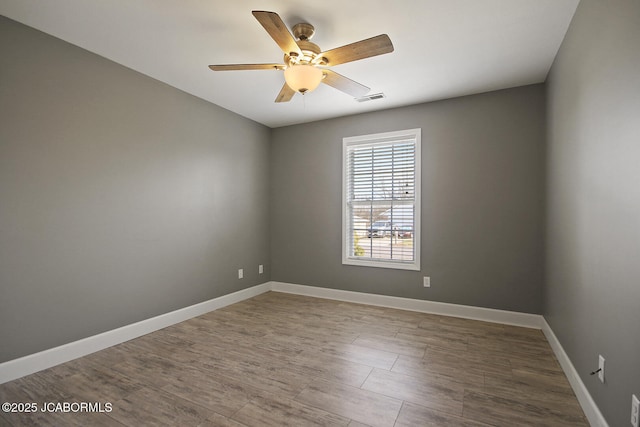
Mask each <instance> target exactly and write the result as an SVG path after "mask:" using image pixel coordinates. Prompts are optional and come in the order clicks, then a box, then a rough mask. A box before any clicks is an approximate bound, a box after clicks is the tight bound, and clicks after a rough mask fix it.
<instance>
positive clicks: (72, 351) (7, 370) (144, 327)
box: [0, 283, 271, 384]
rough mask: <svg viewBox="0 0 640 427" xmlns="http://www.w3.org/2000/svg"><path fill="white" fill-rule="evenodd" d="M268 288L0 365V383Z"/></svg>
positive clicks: (260, 287) (235, 294)
mask: <svg viewBox="0 0 640 427" xmlns="http://www.w3.org/2000/svg"><path fill="white" fill-rule="evenodd" d="M270 289H271V286H270V284H269V283H263V284H261V285H256V286H253V287H251V288H247V289H243V290H240V291H237V292H233V293H231V294H228V295H223V296H221V297H218V298H214V299H210V300H208V301H204V302H201V303H198V304H194V305H191V306H189V307H185V308H181V309H179V310H175V311H172V312H169V313H165V314H161V315H159V316H156V317H152V318H150V319H146V320H142V321H140V322H136V323H132V324H131V325H126V326H123V327H121V328H117V329H113V330H111V331H107V332H103V333H101V334H98V335H93V336H91V337H87V338H84V339H81V340H78V341H74V342H70V343H68V344H64V345H61V346H59V347H54V348H51V349H48V350H44V351H41V352H38V353H34V354H30V355H28V356H24V357H20V358H18V359H14V360H9V361H8V362H4V363H0V384H3V383H6V382H8V381H12V380H15V379H17V378H20V377H23V376H25V375H29V374H33V373H35V372H38V371H41V370H43V369H47V368H51V367H53V366H56V365H59V364H61V363H65V362H69V361H71V360H73V359H77V358H78V357H82V356H86V355H88V354H91V353H94V352H96V351H99V350H103V349H105V348H107V347H111V346H113V345H116V344H120V343H123V342H125V341H129V340H131V339H133V338H137V337H140V336H142V335H146V334H148V333H150V332H154V331H157V330H159V329H162V328H166V327H167V326H171V325H175V324H176V323H180V322H183V321H185V320H188V319H191V318H193V317H197V316H200V315H202V314H205V313H208V312H210V311H213V310H217V309H219V308H222V307H226V306H228V305H231V304H235V303H237V302H240V301H243V300H245V299H248V298H252V297H254V296H256V295H260V294H262V293H264V292H268V291H269V290H270Z"/></svg>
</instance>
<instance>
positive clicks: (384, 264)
mask: <svg viewBox="0 0 640 427" xmlns="http://www.w3.org/2000/svg"><path fill="white" fill-rule="evenodd" d="M421 134H422V132H421V129H420V128H417V129H406V130H401V131H394V132H384V133H376V134H371V135H360V136H351V137H345V138H343V139H342V264H345V265H358V266H363V267H378V268H393V269H399V270H413V271H419V270H420V246H421V239H420V228H421V227H420V223H421V218H422V216H421V204H422V203H421V201H422V197H421V194H422V190H421V188H422V172H421V171H422V167H421V162H422V155H421V146H422V143H421ZM409 138H410V139H415V141H416V149H415V156H416V158H415V171H414V174H415V175H414V176H415V180H416V182H415V206H414V218H415V219H414V221H415V224H414V226H415V229H414V244H413V246H414V251H415V252H414V260H413V262H411V263H409V262H393V261H376V260H370V259H367V260H364V259H357V258H353V257H350V256H349V253H350V247H349V243H350V239H349V238H348V237H347V234H348V232H347V231H348V224H349V218H348V216H347V192H348V189H347V183H348V179H347V178H348V177H347V174H348V164H347V148H348V147H349V146H352V145H358V144H363V145H364V144H372V143H376V142H384V141H389V140H396V139H409Z"/></svg>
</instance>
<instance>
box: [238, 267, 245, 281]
mask: <svg viewBox="0 0 640 427" xmlns="http://www.w3.org/2000/svg"><path fill="white" fill-rule="evenodd" d="M243 277H244V270H243V269H241V268H239V269H238V279H242V278H243Z"/></svg>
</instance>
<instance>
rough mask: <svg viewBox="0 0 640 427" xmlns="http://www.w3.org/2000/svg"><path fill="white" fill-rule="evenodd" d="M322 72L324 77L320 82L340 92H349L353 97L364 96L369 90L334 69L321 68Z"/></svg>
mask: <svg viewBox="0 0 640 427" xmlns="http://www.w3.org/2000/svg"><path fill="white" fill-rule="evenodd" d="M322 73H323V74H324V75H325V78H324V79H322V83H324V84H327V85H329V86H331V87H333V88H336V89H338V90H341V91H342V92H344V93H346V94H349V95H351V96H353V97H354V98H358V97H360V96H364V95H366V93H367V92H369V91H370V90H371V89H370V88H368V87H366V86H365V85H362V84H360V83H358V82H354V81H353V80H351V79H349V78H347V77H345V76H343V75H342V74H338V73H336V72H335V71H331V70H322Z"/></svg>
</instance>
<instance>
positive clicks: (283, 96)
mask: <svg viewBox="0 0 640 427" xmlns="http://www.w3.org/2000/svg"><path fill="white" fill-rule="evenodd" d="M295 93H296V92H295V91H294V90H293V89H291V88H290V87H289V85H288V84H286V83H285V84H284V86H282V89H280V93H279V94H278V96H276V102H289V101H291V98H293V95H295Z"/></svg>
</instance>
